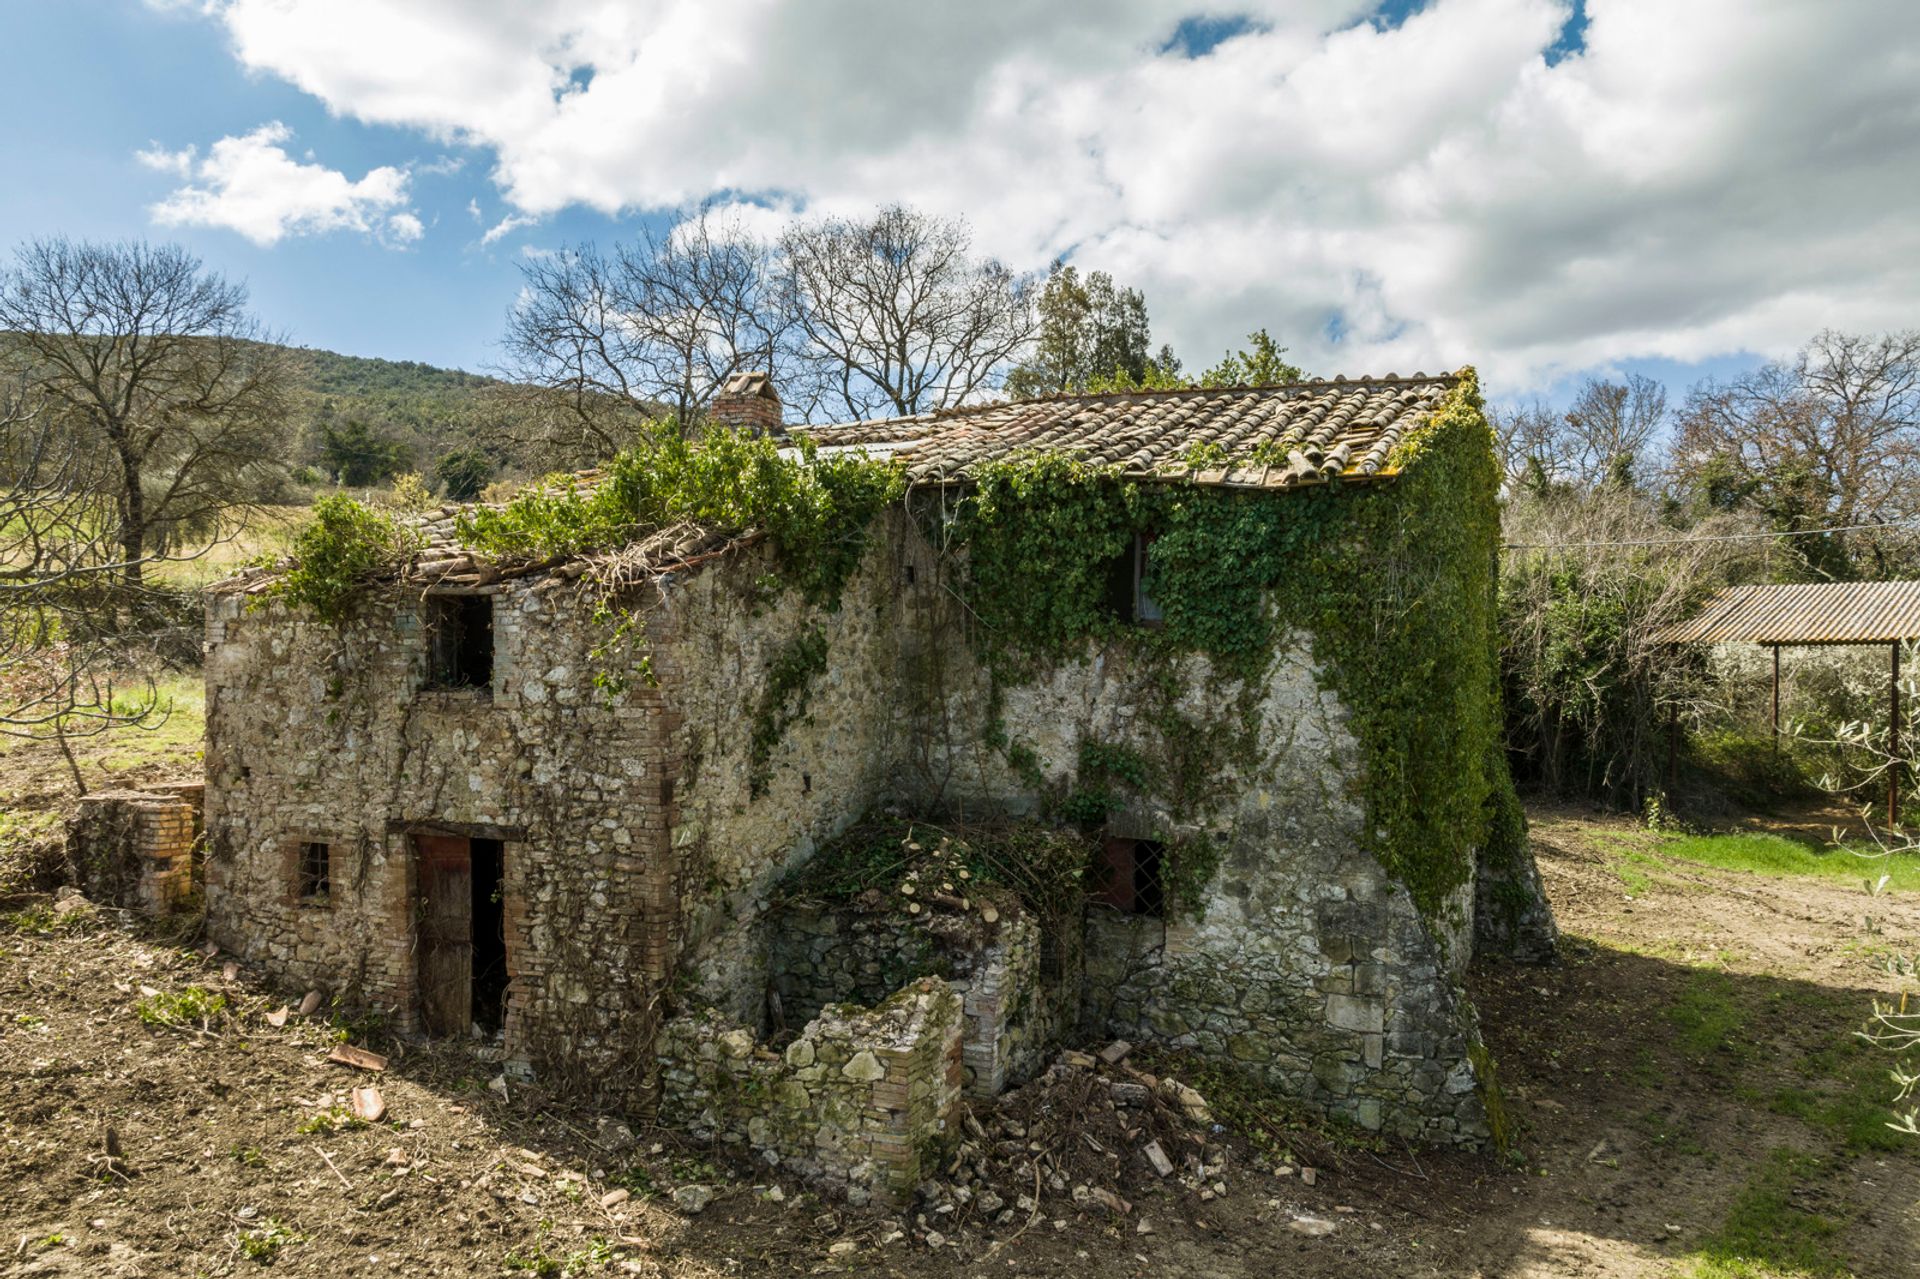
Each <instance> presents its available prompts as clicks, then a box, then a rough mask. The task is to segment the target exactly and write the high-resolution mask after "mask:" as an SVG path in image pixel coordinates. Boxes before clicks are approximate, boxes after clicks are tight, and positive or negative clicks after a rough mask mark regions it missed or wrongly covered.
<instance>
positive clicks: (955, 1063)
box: [660, 978, 961, 1205]
mask: <svg viewBox="0 0 1920 1279" xmlns="http://www.w3.org/2000/svg"><path fill="white" fill-rule="evenodd" d="M960 1033H961V1009H960V999H959V997H958V996H957V995H955V994H954V993H953V991H952V990H951V989H949V988H948V986H947V985H946V983H945V982H943V981H940V980H939V979H937V978H930V979H927V980H924V981H920V982H916V983H914V984H912V985H910V986H908V987H907V988H905V989H903V990H901V991H900V992H899V993H898V994H897V995H895V996H893V997H892V998H890V999H888V1000H887V1001H886V1002H884V1003H882V1004H881V1005H879V1006H878V1007H876V1008H872V1009H859V1008H853V1007H850V1006H841V1005H836V1006H833V1007H830V1008H828V1009H826V1010H825V1011H824V1012H822V1013H821V1015H820V1016H819V1017H818V1018H816V1019H814V1020H813V1021H812V1022H810V1023H808V1025H807V1026H806V1028H805V1029H804V1030H803V1031H802V1032H801V1033H800V1035H799V1037H798V1038H796V1039H795V1040H794V1041H793V1042H792V1043H790V1044H788V1045H787V1047H786V1049H785V1051H784V1052H782V1053H774V1052H771V1051H769V1050H767V1049H766V1048H764V1047H762V1046H761V1045H760V1044H759V1043H758V1042H757V1041H756V1040H755V1038H754V1035H753V1032H752V1031H751V1030H749V1029H748V1028H747V1027H745V1026H742V1025H740V1024H739V1023H738V1022H736V1021H733V1020H732V1019H731V1018H728V1017H726V1016H725V1015H724V1014H722V1013H719V1012H717V1011H713V1010H708V1011H704V1012H699V1013H693V1014H689V1015H687V1016H684V1017H678V1018H674V1019H673V1020H671V1021H669V1022H668V1023H667V1024H666V1026H665V1027H664V1029H663V1032H662V1034H661V1036H660V1055H661V1062H662V1067H661V1097H660V1117H661V1119H662V1120H663V1121H664V1122H666V1123H669V1124H672V1125H674V1126H676V1127H680V1128H684V1129H686V1130H687V1131H688V1132H690V1133H691V1134H692V1135H694V1136H695V1137H697V1138H699V1139H701V1140H705V1141H719V1142H722V1143H725V1144H728V1145H735V1146H744V1147H746V1148H748V1149H750V1150H752V1151H753V1152H754V1153H755V1154H757V1155H759V1156H760V1157H761V1158H762V1159H764V1160H766V1161H767V1162H769V1163H773V1164H776V1165H778V1166H780V1167H782V1168H785V1169H789V1170H791V1171H792V1172H795V1173H798V1174H799V1175H801V1176H804V1177H808V1178H812V1179H816V1180H819V1181H821V1182H824V1183H825V1184H826V1185H827V1186H828V1187H830V1188H832V1189H834V1190H838V1191H842V1192H844V1193H845V1194H846V1195H847V1197H848V1198H849V1199H850V1200H851V1201H853V1202H855V1203H865V1202H867V1201H868V1200H869V1199H879V1200H881V1201H883V1202H887V1203H891V1204H895V1205H899V1204H904V1203H906V1202H907V1201H908V1200H910V1199H911V1197H912V1194H913V1188H914V1187H915V1186H917V1185H918V1184H919V1183H920V1182H921V1181H923V1180H925V1179H926V1178H927V1177H929V1176H931V1175H932V1174H933V1171H934V1169H935V1167H936V1165H937V1164H938V1163H939V1161H940V1159H941V1157H942V1155H943V1152H944V1151H946V1150H947V1149H948V1148H949V1147H950V1145H951V1144H952V1138H953V1137H954V1135H955V1121H956V1119H957V1115H958V1106H959V1099H960V1084H961V1061H960Z"/></svg>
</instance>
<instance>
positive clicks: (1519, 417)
mask: <svg viewBox="0 0 1920 1279" xmlns="http://www.w3.org/2000/svg"><path fill="white" fill-rule="evenodd" d="M1487 421H1488V424H1489V425H1490V426H1492V427H1493V436H1494V443H1495V446H1496V447H1497V448H1498V449H1499V451H1500V467H1501V470H1502V471H1503V472H1504V473H1505V475H1506V477H1507V484H1508V486H1509V487H1518V486H1522V485H1530V486H1532V487H1533V488H1536V489H1537V488H1541V487H1543V486H1545V485H1548V484H1552V483H1555V482H1563V480H1564V477H1563V476H1562V475H1561V474H1560V468H1559V456H1560V446H1559V442H1558V436H1559V430H1560V415H1559V414H1558V413H1555V412H1554V411H1553V409H1552V408H1551V407H1550V406H1549V405H1548V404H1547V402H1546V401H1545V400H1543V399H1541V398H1539V397H1538V396H1535V397H1534V399H1533V401H1532V402H1531V403H1528V404H1522V405H1518V406H1516V407H1514V408H1510V409H1500V408H1493V407H1489V409H1488V410H1487Z"/></svg>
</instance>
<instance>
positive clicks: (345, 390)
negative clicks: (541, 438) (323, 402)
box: [296, 347, 500, 398]
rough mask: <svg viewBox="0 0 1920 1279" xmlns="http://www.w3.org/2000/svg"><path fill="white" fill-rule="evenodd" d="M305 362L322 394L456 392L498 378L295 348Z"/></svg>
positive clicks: (412, 395)
mask: <svg viewBox="0 0 1920 1279" xmlns="http://www.w3.org/2000/svg"><path fill="white" fill-rule="evenodd" d="M296 353H297V354H298V355H299V357H300V360H301V362H302V363H303V364H304V365H305V366H306V370H307V384H308V386H309V387H310V388H311V389H313V390H314V391H316V392H318V393H319V394H321V395H333V396H342V397H351V396H373V395H381V394H392V395H396V396H399V397H402V398H418V397H432V396H440V395H459V394H461V393H463V392H471V391H476V390H479V389H481V388H483V387H488V386H497V385H500V383H499V381H498V379H496V378H490V377H486V376H484V375H482V374H479V373H468V372H467V371H465V370H464V369H442V368H437V367H435V366H434V365H431V364H422V363H420V362H419V361H418V360H379V359H370V358H367V357H364V356H358V355H340V354H337V353H335V352H333V351H319V350H314V349H312V348H309V347H301V348H296Z"/></svg>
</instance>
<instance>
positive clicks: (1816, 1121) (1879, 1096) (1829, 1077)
mask: <svg viewBox="0 0 1920 1279" xmlns="http://www.w3.org/2000/svg"><path fill="white" fill-rule="evenodd" d="M1892 1064H1893V1059H1892V1058H1891V1057H1889V1056H1888V1055H1887V1054H1886V1053H1883V1052H1880V1051H1878V1050H1877V1049H1874V1048H1872V1047H1870V1046H1868V1045H1867V1044H1864V1043H1861V1042H1860V1041H1858V1040H1856V1039H1852V1038H1841V1037H1839V1036H1837V1035H1836V1036H1834V1037H1833V1038H1831V1039H1829V1040H1828V1041H1827V1042H1826V1043H1825V1044H1823V1045H1822V1046H1821V1047H1819V1048H1816V1049H1815V1050H1814V1051H1812V1052H1810V1053H1808V1054H1807V1057H1806V1059H1805V1064H1804V1066H1803V1067H1802V1069H1801V1073H1802V1074H1803V1075H1804V1076H1805V1077H1807V1078H1809V1079H1818V1080H1820V1081H1822V1082H1823V1083H1824V1084H1825V1085H1826V1086H1825V1087H1821V1088H1805V1087H1787V1088H1781V1089H1778V1090H1776V1091H1775V1092H1774V1093H1773V1095H1772V1096H1771V1097H1769V1098H1768V1099H1767V1108H1768V1109H1769V1110H1771V1111H1773V1112H1774V1113H1775V1114H1781V1115H1791V1116H1793V1117H1794V1118H1796V1119H1799V1120H1801V1121H1803V1122H1804V1123H1807V1124H1809V1125H1811V1126H1812V1127H1814V1128H1816V1129H1818V1130H1819V1131H1820V1132H1822V1133H1823V1134H1825V1135H1826V1136H1827V1137H1829V1138H1831V1139H1832V1140H1834V1141H1836V1142H1838V1143H1839V1144H1840V1146H1841V1147H1842V1148H1843V1149H1844V1150H1846V1151H1847V1152H1848V1153H1859V1152H1862V1151H1895V1150H1904V1151H1912V1150H1913V1149H1914V1142H1913V1138H1912V1137H1909V1136H1907V1135H1905V1134H1903V1133H1900V1132H1898V1131H1896V1130H1895V1129H1892V1128H1889V1127H1888V1126H1887V1121H1888V1120H1889V1119H1891V1118H1892V1116H1893V1111H1892V1109H1891V1105H1890V1099H1891V1098H1892V1096H1893V1092H1894V1084H1893V1081H1892V1078H1891V1076H1890V1074H1889V1073H1888V1067H1889V1066H1891V1065H1892Z"/></svg>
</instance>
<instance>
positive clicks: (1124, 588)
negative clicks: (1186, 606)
mask: <svg viewBox="0 0 1920 1279" xmlns="http://www.w3.org/2000/svg"><path fill="white" fill-rule="evenodd" d="M1155 536H1157V535H1156V534H1152V533H1135V534H1134V535H1133V545H1131V546H1129V547H1128V548H1127V549H1126V550H1124V551H1122V552H1121V553H1120V554H1118V555H1116V556H1114V557H1113V559H1112V560H1111V561H1109V562H1108V564H1107V611H1108V612H1109V613H1111V614H1112V615H1113V616H1114V617H1117V618H1119V619H1120V620H1121V621H1123V622H1131V623H1133V624H1134V625H1136V626H1160V625H1162V624H1163V623H1164V621H1165V617H1166V614H1165V613H1164V612H1163V611H1162V610H1161V608H1160V602H1159V601H1158V600H1157V599H1155V598H1154V594H1153V580H1152V576H1151V570H1152V565H1151V557H1150V555H1149V553H1148V552H1149V548H1150V547H1152V545H1153V541H1154V538H1155Z"/></svg>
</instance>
